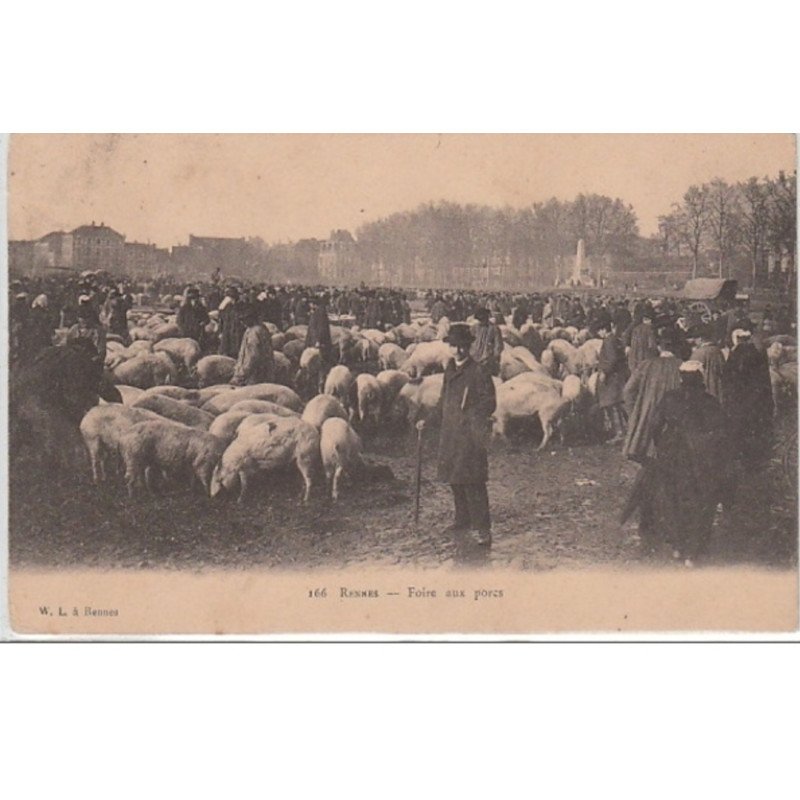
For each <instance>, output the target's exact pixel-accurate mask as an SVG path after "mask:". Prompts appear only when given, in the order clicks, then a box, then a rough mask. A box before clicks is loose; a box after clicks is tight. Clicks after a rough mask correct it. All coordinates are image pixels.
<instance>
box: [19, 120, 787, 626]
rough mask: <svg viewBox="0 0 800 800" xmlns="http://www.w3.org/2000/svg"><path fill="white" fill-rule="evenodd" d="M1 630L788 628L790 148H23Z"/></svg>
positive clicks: (426, 144)
mask: <svg viewBox="0 0 800 800" xmlns="http://www.w3.org/2000/svg"><path fill="white" fill-rule="evenodd" d="M7 141H8V152H7V186H8V197H7V209H8V214H7V216H8V220H7V231H8V254H7V255H8V261H7V264H8V270H7V281H8V284H7V291H8V298H9V300H8V303H9V305H8V344H9V349H8V374H9V382H8V397H7V402H8V420H9V436H8V453H7V458H8V462H7V463H8V474H9V520H8V551H9V576H8V586H9V608H10V624H11V635H12V636H15V635H19V636H21V637H25V636H36V635H42V634H48V635H49V634H53V635H60V634H72V635H87V636H91V637H102V636H104V635H133V636H143V635H154V634H175V635H180V634H203V635H221V634H229V635H237V634H240V635H262V634H263V635H269V634H281V633H283V634H287V633H288V634H324V633H370V632H373V633H387V634H408V635H426V634H437V633H463V634H471V633H483V634H511V633H517V634H532V633H548V632H560V633H564V632H591V633H603V632H622V633H625V632H643V631H644V632H646V631H748V632H767V631H795V630H796V629H797V626H798V619H797V606H798V561H797V555H798V553H797V550H798V516H797V506H798V476H797V451H798V443H797V416H798V406H797V301H796V298H797V275H796V269H797V172H796V160H797V152H796V138H795V136H794V135H790V134H613V135H612V134H602V135H601V134H263V135H262V134H258V135H257V134H246V135H244V134H243V135H234V134H219V135H212V134H191V135H190V134H85V135H84V134H37V135H33V134H12V135H11V136H10V137H9V138H8V139H7Z"/></svg>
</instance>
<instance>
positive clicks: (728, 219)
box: [703, 178, 739, 278]
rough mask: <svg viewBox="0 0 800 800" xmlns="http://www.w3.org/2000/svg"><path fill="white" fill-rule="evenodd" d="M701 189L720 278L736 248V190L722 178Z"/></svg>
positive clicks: (737, 223)
mask: <svg viewBox="0 0 800 800" xmlns="http://www.w3.org/2000/svg"><path fill="white" fill-rule="evenodd" d="M703 189H704V190H705V192H706V195H707V198H708V200H707V206H708V212H709V213H708V228H709V232H710V234H711V239H712V241H713V242H714V247H715V248H716V250H717V253H718V254H719V277H720V278H721V277H722V276H723V272H724V268H725V263H726V261H727V258H728V256H729V255H731V254H732V252H733V250H734V247H735V246H736V235H737V232H738V229H739V217H738V215H739V209H738V203H737V195H736V190H735V189H734V187H733V186H730V185H729V184H728V183H726V182H725V181H724V180H722V178H714V180H713V181H711V183H709V184H707V185H705V186H704V187H703Z"/></svg>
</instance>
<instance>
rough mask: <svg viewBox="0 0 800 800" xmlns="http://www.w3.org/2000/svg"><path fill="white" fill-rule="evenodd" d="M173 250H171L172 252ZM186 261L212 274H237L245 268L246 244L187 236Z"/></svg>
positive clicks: (220, 238)
mask: <svg viewBox="0 0 800 800" xmlns="http://www.w3.org/2000/svg"><path fill="white" fill-rule="evenodd" d="M174 250H175V248H173V252H174ZM188 251H189V252H188V253H184V256H186V255H188V261H189V263H190V265H191V266H192V267H194V268H195V269H197V270H199V271H201V272H208V273H209V274H210V273H212V272H213V271H214V270H216V269H219V270H220V271H221V272H223V273H229V274H230V273H238V272H241V271H242V269H243V268H244V267H245V266H246V265H245V261H246V258H247V244H246V242H245V240H244V237H242V238H239V239H234V238H226V237H220V236H194V235H193V234H190V235H189V247H188Z"/></svg>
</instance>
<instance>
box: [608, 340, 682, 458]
mask: <svg viewBox="0 0 800 800" xmlns="http://www.w3.org/2000/svg"><path fill="white" fill-rule="evenodd" d="M677 345H678V341H677V337H675V335H674V333H673V332H672V331H671V330H669V329H668V330H666V331H664V332H662V333H661V335H660V336H659V340H658V344H657V347H658V355H657V356H656V357H655V358H650V359H648V360H647V361H643V362H642V363H641V364H639V366H638V367H637V368H636V370H635V371H634V372H633V374H632V375H631V377H630V378H629V379H628V382H627V383H626V384H625V388H624V389H623V390H622V396H623V399H624V402H625V411H626V413H627V414H628V430H627V434H626V436H625V443H624V445H623V447H622V454H623V455H624V456H625V458H628V459H630V460H631V461H636V462H638V463H640V464H644V463H646V462H647V459H648V458H652V457H653V455H654V454H655V448H654V445H653V424H654V421H655V411H656V408H657V407H658V404H659V403H660V402H661V400H662V399H663V397H664V395H665V394H666V393H667V392H669V391H670V390H672V389H677V388H678V386H680V377H679V374H678V367H679V366H680V363H681V362H680V359H678V358H677V357H676V355H675V353H674V350H675V349H676V347H677Z"/></svg>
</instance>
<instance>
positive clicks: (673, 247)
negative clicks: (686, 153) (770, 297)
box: [658, 172, 797, 286]
mask: <svg viewBox="0 0 800 800" xmlns="http://www.w3.org/2000/svg"><path fill="white" fill-rule="evenodd" d="M658 238H659V240H660V243H661V246H662V249H663V252H664V254H665V255H666V256H668V257H669V256H674V255H677V256H681V255H683V254H688V255H690V256H691V260H692V276H693V277H697V275H698V274H699V273H700V271H701V269H702V268H703V267H706V268H708V267H716V273H717V276H718V277H720V278H722V277H732V276H733V275H734V270H735V266H736V264H737V261H738V262H739V263H740V262H741V260H742V259H746V261H747V264H748V266H749V271H750V276H749V277H750V281H751V285H752V286H756V285H757V284H759V283H760V282H761V281H763V280H764V278H765V277H766V275H765V272H766V268H767V259H768V257H770V256H771V257H772V258H773V259H774V260H776V261H778V262H782V263H784V264H787V263H789V264H790V265H791V268H792V269H793V268H794V264H793V261H794V256H795V252H796V248H797V174H796V173H795V174H794V175H791V176H788V175H786V174H785V173H783V172H782V173H780V174H779V175H778V177H777V178H762V179H759V178H750V179H749V180H747V181H742V182H740V183H736V184H729V183H727V182H726V181H724V180H722V179H720V178H715V179H714V180H712V181H710V182H709V183H704V184H702V185H701V186H690V187H689V189H687V191H686V193H685V194H684V196H683V200H682V202H680V203H675V204H674V205H673V207H672V210H671V212H670V213H669V214H666V215H664V216H662V217H660V218H659V234H658ZM704 262H705V263H704Z"/></svg>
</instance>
